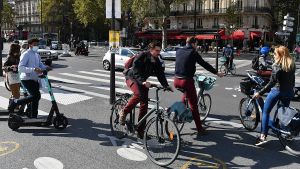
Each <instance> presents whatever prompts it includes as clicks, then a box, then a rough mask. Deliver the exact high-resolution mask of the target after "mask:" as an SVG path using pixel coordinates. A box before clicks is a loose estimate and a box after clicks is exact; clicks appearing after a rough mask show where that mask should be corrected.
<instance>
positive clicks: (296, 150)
mask: <svg viewBox="0 0 300 169" xmlns="http://www.w3.org/2000/svg"><path fill="white" fill-rule="evenodd" d="M247 74H248V77H249V79H248V80H247V81H244V82H241V83H240V87H241V91H242V92H243V93H244V94H246V95H247V97H245V98H242V99H241V101H240V104H239V112H240V121H241V123H242V125H243V126H244V127H245V129H247V130H249V131H253V130H254V129H256V127H257V126H258V123H259V121H260V120H261V118H260V114H262V108H263V105H264V100H263V99H262V98H261V97H260V98H258V99H252V95H253V94H254V93H255V92H256V91H258V90H259V89H260V88H262V87H263V84H264V81H263V79H261V78H260V77H259V76H256V75H253V74H251V73H249V72H248V73H247ZM285 99H288V98H281V99H280V100H279V101H278V103H277V109H276V111H275V114H274V117H273V120H270V122H269V127H270V128H271V129H272V131H273V133H275V134H276V135H277V137H278V138H279V141H280V143H281V144H282V145H283V146H284V147H285V149H286V150H287V151H289V152H290V153H292V154H294V155H300V137H299V136H300V135H299V132H300V122H299V117H296V116H295V117H291V118H296V119H295V120H298V121H293V123H294V124H293V126H291V125H287V124H283V122H282V120H281V118H280V114H279V113H278V110H280V109H283V108H284V107H283V104H282V101H284V100H285ZM292 109H293V110H294V111H295V112H298V113H296V114H298V115H297V116H300V111H299V110H296V109H294V108H292Z"/></svg>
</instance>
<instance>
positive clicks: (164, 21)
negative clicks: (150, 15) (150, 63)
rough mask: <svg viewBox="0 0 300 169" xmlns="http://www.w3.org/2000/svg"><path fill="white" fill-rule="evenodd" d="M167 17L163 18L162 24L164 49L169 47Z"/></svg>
mask: <svg viewBox="0 0 300 169" xmlns="http://www.w3.org/2000/svg"><path fill="white" fill-rule="evenodd" d="M166 21H167V17H163V23H162V31H161V32H162V44H161V45H162V46H161V47H162V49H164V48H166V46H167V25H166V24H167V22H166Z"/></svg>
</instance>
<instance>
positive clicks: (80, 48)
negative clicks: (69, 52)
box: [75, 47, 89, 56]
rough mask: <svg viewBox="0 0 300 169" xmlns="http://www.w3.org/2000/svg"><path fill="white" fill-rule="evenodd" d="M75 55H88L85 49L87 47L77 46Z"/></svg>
mask: <svg viewBox="0 0 300 169" xmlns="http://www.w3.org/2000/svg"><path fill="white" fill-rule="evenodd" d="M75 55H76V56H78V55H84V56H88V55H89V51H88V49H87V47H79V48H78V49H77V50H76V52H75Z"/></svg>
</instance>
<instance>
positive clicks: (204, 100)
mask: <svg viewBox="0 0 300 169" xmlns="http://www.w3.org/2000/svg"><path fill="white" fill-rule="evenodd" d="M197 104H198V110H199V113H200V119H201V121H204V120H205V119H206V118H207V116H208V115H209V112H210V109H211V97H210V95H209V94H208V93H205V94H204V95H203V96H202V97H201V96H200V94H198V99H197Z"/></svg>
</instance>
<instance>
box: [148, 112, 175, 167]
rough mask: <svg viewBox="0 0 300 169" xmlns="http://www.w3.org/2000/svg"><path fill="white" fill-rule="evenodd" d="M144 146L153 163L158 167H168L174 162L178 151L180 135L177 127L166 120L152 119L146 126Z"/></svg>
mask: <svg viewBox="0 0 300 169" xmlns="http://www.w3.org/2000/svg"><path fill="white" fill-rule="evenodd" d="M166 123H168V124H167V125H166ZM166 126H168V132H167V130H166V128H165V127H166ZM144 146H145V150H146V153H147V155H148V157H149V158H150V160H151V161H152V162H153V163H155V164H157V165H159V166H167V165H170V164H171V163H173V162H174V161H175V159H176V158H177V156H178V153H179V150H180V133H179V131H178V129H177V126H176V125H175V124H174V122H173V121H172V120H170V119H168V118H165V117H153V118H152V119H151V120H150V121H149V122H148V123H147V126H146V130H145V134H144Z"/></svg>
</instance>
